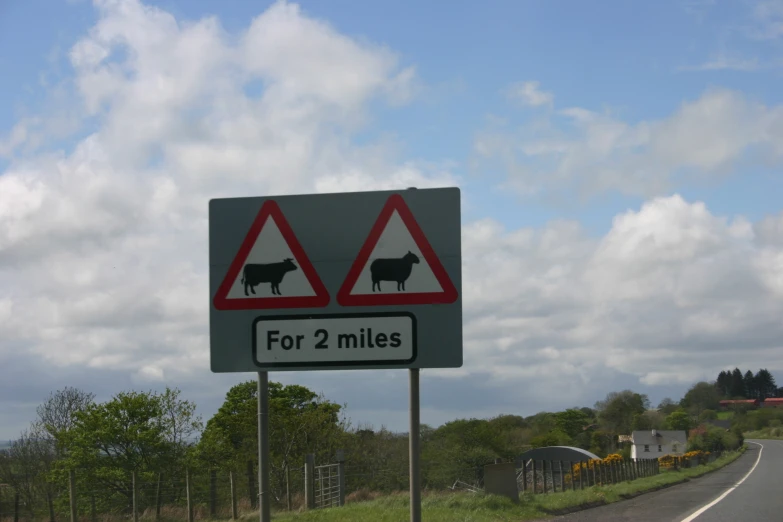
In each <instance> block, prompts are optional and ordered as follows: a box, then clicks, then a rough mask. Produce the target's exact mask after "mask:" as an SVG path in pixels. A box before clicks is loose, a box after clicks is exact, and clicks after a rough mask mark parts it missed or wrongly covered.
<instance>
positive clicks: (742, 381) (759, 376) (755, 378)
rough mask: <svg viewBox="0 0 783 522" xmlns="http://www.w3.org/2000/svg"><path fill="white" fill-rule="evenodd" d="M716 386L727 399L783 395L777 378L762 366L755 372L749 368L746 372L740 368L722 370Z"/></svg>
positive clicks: (763, 397) (760, 398)
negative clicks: (776, 381)
mask: <svg viewBox="0 0 783 522" xmlns="http://www.w3.org/2000/svg"><path fill="white" fill-rule="evenodd" d="M715 386H716V387H717V388H718V391H719V392H720V393H721V396H722V397H723V398H725V399H759V400H764V399H766V398H770V397H783V388H778V387H777V384H775V378H774V377H773V376H772V374H771V373H770V372H769V371H768V370H767V369H766V368H761V369H760V370H759V371H757V372H756V373H755V375H754V374H753V372H752V371H750V370H747V371H746V372H745V373H744V374H743V373H742V371H741V370H740V369H739V368H734V370H732V371H722V372H720V373H719V374H718V378H717V379H716V381H715Z"/></svg>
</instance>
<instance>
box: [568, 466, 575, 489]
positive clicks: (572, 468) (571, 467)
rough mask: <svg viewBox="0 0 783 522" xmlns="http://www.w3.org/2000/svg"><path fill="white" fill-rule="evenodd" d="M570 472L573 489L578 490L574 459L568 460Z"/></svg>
mask: <svg viewBox="0 0 783 522" xmlns="http://www.w3.org/2000/svg"><path fill="white" fill-rule="evenodd" d="M568 472H569V473H570V474H571V491H576V477H575V476H574V461H573V460H569V461H568Z"/></svg>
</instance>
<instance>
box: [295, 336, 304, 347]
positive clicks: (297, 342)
mask: <svg viewBox="0 0 783 522" xmlns="http://www.w3.org/2000/svg"><path fill="white" fill-rule="evenodd" d="M304 338H305V336H304V335H297V336H296V349H297V350H301V349H302V339H304Z"/></svg>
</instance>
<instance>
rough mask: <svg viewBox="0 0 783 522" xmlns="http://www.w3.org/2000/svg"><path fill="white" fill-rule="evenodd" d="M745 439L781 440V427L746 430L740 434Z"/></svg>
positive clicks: (782, 429)
mask: <svg viewBox="0 0 783 522" xmlns="http://www.w3.org/2000/svg"><path fill="white" fill-rule="evenodd" d="M742 436H743V437H745V438H746V439H766V440H783V428H781V427H779V426H778V427H774V428H763V429H760V430H758V431H748V432H746V433H743V434H742Z"/></svg>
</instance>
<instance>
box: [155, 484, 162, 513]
mask: <svg viewBox="0 0 783 522" xmlns="http://www.w3.org/2000/svg"><path fill="white" fill-rule="evenodd" d="M162 481H163V473H158V485H157V486H156V487H155V520H160V501H161V499H160V486H161V482H162Z"/></svg>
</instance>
